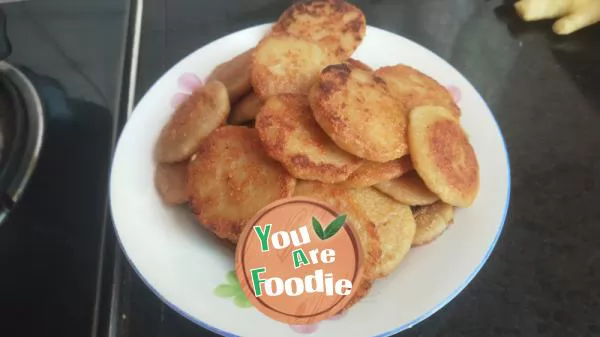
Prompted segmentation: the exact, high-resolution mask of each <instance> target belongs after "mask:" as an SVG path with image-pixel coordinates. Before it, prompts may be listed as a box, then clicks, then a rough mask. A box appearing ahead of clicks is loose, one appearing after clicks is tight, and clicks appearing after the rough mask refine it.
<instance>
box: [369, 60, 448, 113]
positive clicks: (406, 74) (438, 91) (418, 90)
mask: <svg viewBox="0 0 600 337" xmlns="http://www.w3.org/2000/svg"><path fill="white" fill-rule="evenodd" d="M375 74H376V75H378V76H380V77H381V78H383V80H384V81H385V82H386V83H387V84H388V87H389V89H390V91H391V93H392V94H393V95H394V96H396V97H397V98H398V99H399V100H401V101H402V102H404V103H405V104H406V106H407V107H408V109H409V110H412V109H413V108H415V107H418V106H423V105H436V106H442V107H445V108H446V109H448V110H450V111H451V112H452V113H453V114H454V115H455V116H456V117H460V109H459V108H458V106H457V105H456V103H454V99H453V98H452V95H451V94H450V93H449V92H448V90H447V89H446V88H444V87H443V86H442V85H441V84H439V83H438V82H437V81H436V80H434V79H433V78H431V77H429V76H427V75H425V74H423V73H422V72H420V71H418V70H417V69H414V68H411V67H409V66H407V65H403V64H399V65H396V66H389V67H381V68H379V69H377V70H376V71H375Z"/></svg>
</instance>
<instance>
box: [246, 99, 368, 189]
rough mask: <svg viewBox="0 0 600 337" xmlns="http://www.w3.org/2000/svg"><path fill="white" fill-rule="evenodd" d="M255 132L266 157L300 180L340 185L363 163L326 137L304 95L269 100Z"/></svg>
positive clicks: (257, 121)
mask: <svg viewBox="0 0 600 337" xmlns="http://www.w3.org/2000/svg"><path fill="white" fill-rule="evenodd" d="M256 129H257V130H258V134H259V136H260V139H261V140H262V142H263V145H264V147H265V150H266V151H267V153H268V154H269V155H270V156H271V157H272V158H274V159H275V160H277V161H279V162H280V163H281V164H283V166H284V167H285V168H286V169H287V170H288V171H289V172H290V174H291V175H293V176H294V177H296V178H299V179H304V180H318V181H322V182H326V183H336V182H340V181H343V180H345V179H346V178H348V176H349V175H350V174H351V173H352V172H353V171H355V170H356V169H357V168H358V167H359V166H360V165H361V163H362V159H360V158H358V157H356V156H353V155H351V154H349V153H347V152H345V151H344V150H342V149H340V148H339V147H338V146H337V145H335V143H334V142H333V141H331V139H329V137H327V135H326V134H325V132H323V130H321V128H320V127H319V125H318V124H317V122H315V119H314V117H313V115H312V112H311V110H310V106H309V105H308V99H307V98H306V96H303V95H291V94H283V95H277V96H272V97H271V98H269V99H268V100H267V101H266V102H265V105H264V106H263V108H262V109H261V111H260V113H259V114H258V116H257V117H256Z"/></svg>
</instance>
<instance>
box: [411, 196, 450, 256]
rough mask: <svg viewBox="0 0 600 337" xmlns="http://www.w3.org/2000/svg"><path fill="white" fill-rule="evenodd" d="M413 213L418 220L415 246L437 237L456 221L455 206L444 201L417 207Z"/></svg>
mask: <svg viewBox="0 0 600 337" xmlns="http://www.w3.org/2000/svg"><path fill="white" fill-rule="evenodd" d="M413 214H414V216H415V221H416V222H417V232H416V234H415V239H414V240H413V243H412V245H413V246H421V245H424V244H428V243H430V242H432V241H433V240H435V239H437V238H438V237H439V236H440V235H442V233H443V232H444V231H445V230H446V228H448V226H449V225H450V224H452V222H453V221H454V207H452V206H451V205H448V204H446V203H444V202H442V201H438V202H435V203H433V204H431V205H427V206H418V207H415V210H414V211H413Z"/></svg>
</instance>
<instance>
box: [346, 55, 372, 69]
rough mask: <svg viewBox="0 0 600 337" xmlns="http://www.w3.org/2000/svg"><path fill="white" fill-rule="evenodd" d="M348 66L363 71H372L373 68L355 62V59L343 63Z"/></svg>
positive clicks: (357, 61)
mask: <svg viewBox="0 0 600 337" xmlns="http://www.w3.org/2000/svg"><path fill="white" fill-rule="evenodd" d="M344 63H346V64H348V65H350V66H351V67H355V68H358V69H361V70H364V71H373V68H371V67H369V66H368V65H366V64H365V63H363V62H361V61H359V60H356V59H352V58H350V59H347V60H346V62H344Z"/></svg>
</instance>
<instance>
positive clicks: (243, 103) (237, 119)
mask: <svg viewBox="0 0 600 337" xmlns="http://www.w3.org/2000/svg"><path fill="white" fill-rule="evenodd" d="M262 105H263V102H262V101H261V100H260V98H258V96H256V94H255V93H254V92H250V93H249V94H248V95H246V96H244V98H242V99H241V100H240V101H239V102H238V103H237V104H236V105H234V106H233V108H232V109H231V113H230V114H229V123H230V124H234V125H243V124H247V123H249V122H250V121H253V120H254V119H255V118H256V115H257V114H258V112H259V111H260V108H261V107H262Z"/></svg>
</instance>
